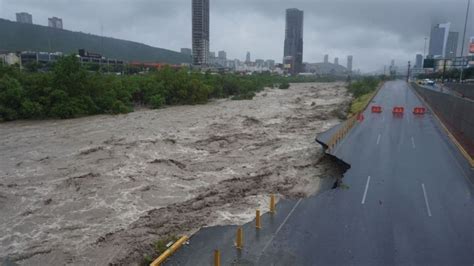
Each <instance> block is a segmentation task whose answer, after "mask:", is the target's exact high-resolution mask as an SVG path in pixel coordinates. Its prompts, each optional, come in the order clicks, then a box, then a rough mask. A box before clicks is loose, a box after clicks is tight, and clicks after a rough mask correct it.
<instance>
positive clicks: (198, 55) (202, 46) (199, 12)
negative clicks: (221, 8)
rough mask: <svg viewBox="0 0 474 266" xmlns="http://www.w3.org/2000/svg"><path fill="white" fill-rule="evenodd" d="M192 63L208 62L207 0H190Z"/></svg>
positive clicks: (204, 64)
mask: <svg viewBox="0 0 474 266" xmlns="http://www.w3.org/2000/svg"><path fill="white" fill-rule="evenodd" d="M192 1H193V2H192V5H193V7H192V9H193V15H192V16H193V18H192V22H193V28H192V34H193V36H192V37H193V65H195V66H200V67H203V66H207V65H208V63H209V0H192Z"/></svg>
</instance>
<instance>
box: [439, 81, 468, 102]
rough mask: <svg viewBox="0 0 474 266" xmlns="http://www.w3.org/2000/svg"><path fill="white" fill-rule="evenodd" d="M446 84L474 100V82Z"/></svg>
mask: <svg viewBox="0 0 474 266" xmlns="http://www.w3.org/2000/svg"><path fill="white" fill-rule="evenodd" d="M445 86H446V87H448V88H450V89H452V90H453V91H455V92H457V93H459V94H460V95H462V96H463V97H466V98H469V99H471V100H474V84H456V83H448V84H446V85H445Z"/></svg>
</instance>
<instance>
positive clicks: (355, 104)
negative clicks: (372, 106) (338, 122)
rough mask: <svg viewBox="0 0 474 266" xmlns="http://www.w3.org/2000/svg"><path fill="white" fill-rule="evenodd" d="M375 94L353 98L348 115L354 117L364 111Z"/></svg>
mask: <svg viewBox="0 0 474 266" xmlns="http://www.w3.org/2000/svg"><path fill="white" fill-rule="evenodd" d="M375 93H376V91H374V92H371V93H367V94H364V95H362V96H360V97H359V98H355V99H354V101H352V104H351V109H350V114H352V115H354V114H358V113H360V112H362V111H364V109H365V107H366V106H367V105H368V104H369V101H370V100H371V99H372V97H373V96H374V95H375Z"/></svg>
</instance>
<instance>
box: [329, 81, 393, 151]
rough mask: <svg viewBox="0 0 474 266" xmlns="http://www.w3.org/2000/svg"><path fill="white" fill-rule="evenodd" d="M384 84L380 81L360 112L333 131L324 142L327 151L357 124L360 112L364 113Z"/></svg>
mask: <svg viewBox="0 0 474 266" xmlns="http://www.w3.org/2000/svg"><path fill="white" fill-rule="evenodd" d="M384 84H385V82H381V83H380V84H379V86H378V88H377V90H376V91H375V93H374V95H373V96H372V97H371V98H370V100H369V101H368V102H367V104H366V105H365V107H364V109H363V111H362V112H360V113H358V114H355V115H353V116H351V117H349V119H347V120H346V121H345V123H344V126H342V127H341V128H340V129H339V130H338V131H336V133H334V135H333V136H332V137H331V139H330V140H329V141H328V143H326V144H327V146H328V152H330V151H331V150H333V149H334V148H335V147H336V145H337V144H338V143H340V142H341V141H342V140H343V139H344V138H345V137H346V136H347V135H348V134H349V132H350V131H351V129H352V128H353V127H354V126H355V125H356V124H357V120H358V118H359V117H360V116H361V115H362V113H364V111H365V110H366V109H367V107H369V105H370V104H371V103H372V101H373V100H374V98H375V96H376V95H377V94H378V93H379V91H380V89H382V87H383V85H384Z"/></svg>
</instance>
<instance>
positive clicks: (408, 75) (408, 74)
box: [407, 61, 411, 82]
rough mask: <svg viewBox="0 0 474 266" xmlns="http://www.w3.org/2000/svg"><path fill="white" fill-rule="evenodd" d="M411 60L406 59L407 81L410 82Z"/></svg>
mask: <svg viewBox="0 0 474 266" xmlns="http://www.w3.org/2000/svg"><path fill="white" fill-rule="evenodd" d="M410 70H411V62H410V61H408V71H407V82H410Z"/></svg>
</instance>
